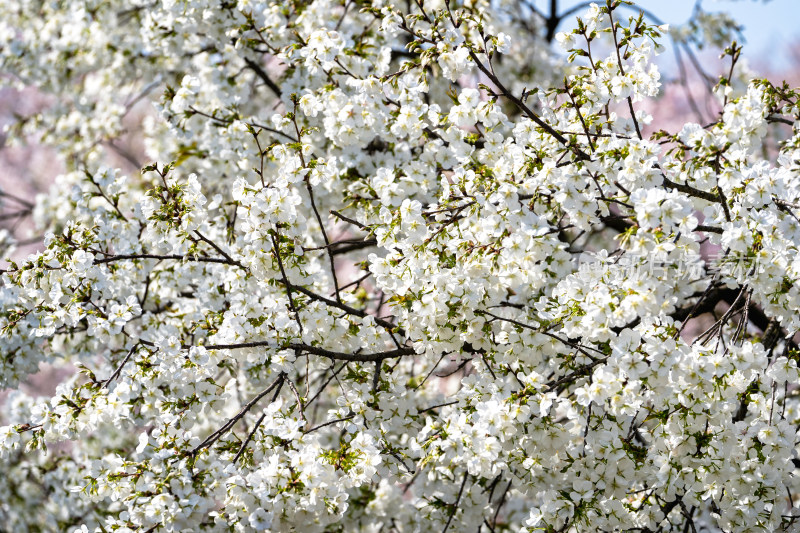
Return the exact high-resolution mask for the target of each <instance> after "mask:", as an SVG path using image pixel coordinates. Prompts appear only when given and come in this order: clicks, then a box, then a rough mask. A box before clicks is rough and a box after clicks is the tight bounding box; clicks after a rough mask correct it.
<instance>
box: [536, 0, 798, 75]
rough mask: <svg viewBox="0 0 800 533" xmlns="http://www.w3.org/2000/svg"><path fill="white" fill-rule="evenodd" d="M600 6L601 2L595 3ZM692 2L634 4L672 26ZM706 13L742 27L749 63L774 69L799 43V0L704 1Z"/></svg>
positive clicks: (543, 5) (543, 1) (564, 5)
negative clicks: (724, 16)
mask: <svg viewBox="0 0 800 533" xmlns="http://www.w3.org/2000/svg"><path fill="white" fill-rule="evenodd" d="M595 1H596V2H597V3H598V4H600V5H602V4H603V3H604V0H595ZM534 3H535V4H536V6H537V7H539V8H540V9H542V10H543V11H545V12H547V11H548V10H549V5H550V2H549V0H536V1H535V2H534ZM582 3H583V2H582V1H578V0H560V1H559V10H560V11H561V12H563V11H564V10H566V9H568V8H569V7H572V6H575V5H578V4H582ZM695 3H696V0H637V1H636V4H638V5H640V6H642V7H643V8H645V9H647V10H649V11H651V12H653V14H655V15H656V16H658V17H659V18H661V19H662V20H663V21H664V22H666V23H668V24H671V25H674V24H681V23H683V22H685V21H686V20H687V19H688V18H689V16H690V15H691V13H692V9H693V8H694V5H695ZM702 5H703V9H705V10H706V11H728V12H729V13H730V14H731V15H732V16H733V18H734V19H736V20H737V21H738V22H739V23H740V24H743V25H744V26H745V29H744V35H745V39H746V41H747V42H746V45H745V48H744V52H743V53H744V55H745V57H748V58H749V59H750V60H751V62H755V61H756V60H759V61H761V62H763V61H764V60H765V59H767V60H768V61H769V63H770V64H771V65H772V66H773V67H776V68H780V67H785V66H786V65H787V64H788V61H789V60H788V55H787V54H786V49H787V46H788V45H789V44H791V43H793V42H800V0H770V1H766V2H765V1H763V0H736V1H732V0H704V1H703V3H702Z"/></svg>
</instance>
